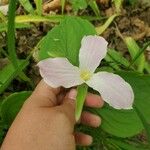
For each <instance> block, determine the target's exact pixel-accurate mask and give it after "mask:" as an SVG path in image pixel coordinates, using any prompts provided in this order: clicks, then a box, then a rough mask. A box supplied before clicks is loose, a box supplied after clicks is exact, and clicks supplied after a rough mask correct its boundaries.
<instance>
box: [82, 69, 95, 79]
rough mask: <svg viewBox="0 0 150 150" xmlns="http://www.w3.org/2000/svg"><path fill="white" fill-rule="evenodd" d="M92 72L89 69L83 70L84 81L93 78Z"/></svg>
mask: <svg viewBox="0 0 150 150" xmlns="http://www.w3.org/2000/svg"><path fill="white" fill-rule="evenodd" d="M91 76H92V74H91V73H90V72H89V71H87V70H82V71H81V73H80V77H81V78H82V79H83V80H84V81H87V80H89V79H90V78H91Z"/></svg>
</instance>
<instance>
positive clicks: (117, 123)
mask: <svg viewBox="0 0 150 150" xmlns="http://www.w3.org/2000/svg"><path fill="white" fill-rule="evenodd" d="M93 111H94V112H96V114H98V115H100V116H101V118H102V120H103V122H102V125H101V128H102V129H103V130H104V131H106V132H108V133H110V134H112V135H115V136H117V137H131V136H133V135H136V134H138V133H139V132H141V131H142V129H143V125H142V123H141V121H140V119H139V117H138V116H137V114H136V112H135V111H134V110H116V109H113V108H111V107H108V106H105V107H103V108H102V109H95V110H93Z"/></svg>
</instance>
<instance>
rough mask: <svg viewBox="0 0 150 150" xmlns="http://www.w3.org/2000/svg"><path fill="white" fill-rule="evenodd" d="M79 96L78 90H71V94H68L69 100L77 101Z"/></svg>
mask: <svg viewBox="0 0 150 150" xmlns="http://www.w3.org/2000/svg"><path fill="white" fill-rule="evenodd" d="M76 96H77V90H76V89H71V90H70V92H69V93H68V98H69V99H73V100H75V99H76Z"/></svg>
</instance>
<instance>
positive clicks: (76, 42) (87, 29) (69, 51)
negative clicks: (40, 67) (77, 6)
mask: <svg viewBox="0 0 150 150" xmlns="http://www.w3.org/2000/svg"><path fill="white" fill-rule="evenodd" d="M94 34H96V32H95V29H94V27H93V26H92V25H91V24H90V23H89V22H88V21H87V20H84V19H81V18H78V17H69V16H68V17H66V18H65V19H64V20H63V21H62V22H61V23H60V24H59V25H58V26H56V27H54V28H53V29H52V30H51V31H49V32H48V34H47V35H46V36H45V37H44V38H43V39H42V41H41V43H40V45H39V49H40V50H39V60H42V59H46V58H49V57H66V58H68V59H69V61H70V62H71V63H72V64H74V65H78V61H79V60H78V56H79V49H80V46H81V39H82V38H83V36H85V35H94Z"/></svg>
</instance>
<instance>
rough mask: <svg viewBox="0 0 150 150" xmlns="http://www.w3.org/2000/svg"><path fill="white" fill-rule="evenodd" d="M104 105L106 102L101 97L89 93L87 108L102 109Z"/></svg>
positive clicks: (86, 102)
mask: <svg viewBox="0 0 150 150" xmlns="http://www.w3.org/2000/svg"><path fill="white" fill-rule="evenodd" d="M103 105H104V101H103V100H102V98H101V97H100V96H99V95H96V94H92V93H88V95H87V97H86V100H85V106H88V107H96V108H101V107H102V106H103Z"/></svg>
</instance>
